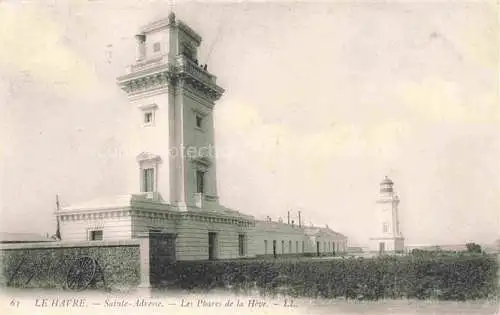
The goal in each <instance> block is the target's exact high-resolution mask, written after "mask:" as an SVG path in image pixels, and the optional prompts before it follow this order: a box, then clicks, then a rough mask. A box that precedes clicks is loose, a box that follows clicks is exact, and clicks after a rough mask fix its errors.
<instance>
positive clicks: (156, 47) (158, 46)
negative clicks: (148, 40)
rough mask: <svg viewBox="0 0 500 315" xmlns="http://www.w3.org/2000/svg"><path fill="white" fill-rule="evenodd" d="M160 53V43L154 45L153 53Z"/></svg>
mask: <svg viewBox="0 0 500 315" xmlns="http://www.w3.org/2000/svg"><path fill="white" fill-rule="evenodd" d="M159 51H160V43H154V44H153V52H159Z"/></svg>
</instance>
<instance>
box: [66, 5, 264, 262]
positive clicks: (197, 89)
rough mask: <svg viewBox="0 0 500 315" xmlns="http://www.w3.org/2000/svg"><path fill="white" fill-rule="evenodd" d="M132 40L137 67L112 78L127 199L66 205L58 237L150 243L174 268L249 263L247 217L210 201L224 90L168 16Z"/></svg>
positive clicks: (250, 225) (186, 30)
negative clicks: (123, 131) (124, 130)
mask: <svg viewBox="0 0 500 315" xmlns="http://www.w3.org/2000/svg"><path fill="white" fill-rule="evenodd" d="M135 38H136V40H137V52H136V53H137V56H136V61H135V63H134V64H133V65H131V66H130V67H129V69H128V72H127V73H126V74H125V75H123V76H121V77H119V78H118V85H119V86H120V88H121V89H122V90H124V91H125V92H126V93H127V96H128V100H129V104H126V105H128V106H129V110H130V113H131V114H132V115H130V118H131V122H130V123H129V126H130V127H129V130H130V134H129V141H128V142H127V144H128V145H129V149H130V150H131V152H132V153H133V154H132V156H131V158H130V159H131V160H130V164H129V166H128V167H127V171H128V172H129V174H128V175H129V176H128V177H129V178H130V180H129V182H130V185H129V187H128V193H126V194H123V195H118V196H105V197H103V198H98V199H96V200H91V201H88V202H84V203H81V204H76V205H75V204H74V205H71V206H68V207H64V208H63V209H62V210H61V212H59V213H58V214H57V216H58V217H59V218H60V220H61V234H62V238H63V239H64V240H73V241H84V240H88V241H99V240H121V239H131V238H138V237H144V235H147V236H148V237H150V239H151V240H152V242H156V241H155V240H158V242H160V243H158V244H166V245H165V246H163V245H162V246H156V245H155V246H154V248H155V249H158V250H160V249H161V250H165V251H166V252H165V253H163V254H162V255H160V256H161V257H169V259H172V260H196V259H218V258H237V257H249V256H254V255H255V253H254V250H253V249H252V244H253V243H252V232H253V229H254V226H255V223H254V218H253V217H252V216H250V215H246V214H243V213H241V212H239V211H236V210H233V209H230V208H227V207H224V206H223V205H222V204H220V202H219V198H218V194H217V179H216V169H215V150H214V119H213V108H214V105H215V102H216V101H217V100H218V99H219V98H220V97H221V96H222V93H223V92H224V90H223V89H222V88H221V87H220V86H218V85H217V83H216V78H215V76H213V75H212V74H210V73H209V72H208V68H207V65H200V64H199V62H198V47H199V46H200V43H201V37H200V36H199V35H198V34H197V33H196V32H194V31H193V30H192V29H191V28H190V27H189V26H187V25H186V24H184V23H183V22H181V21H179V20H176V18H175V15H174V14H173V13H172V14H170V15H169V16H168V18H165V19H161V20H157V21H154V22H152V23H150V24H148V25H146V26H144V27H143V28H142V29H141V31H140V33H139V34H138V35H136V36H135ZM154 244H156V243H154ZM160 256H158V257H160Z"/></svg>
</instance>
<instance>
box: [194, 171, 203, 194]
mask: <svg viewBox="0 0 500 315" xmlns="http://www.w3.org/2000/svg"><path fill="white" fill-rule="evenodd" d="M196 192H197V193H200V194H203V193H204V192H205V172H203V171H196Z"/></svg>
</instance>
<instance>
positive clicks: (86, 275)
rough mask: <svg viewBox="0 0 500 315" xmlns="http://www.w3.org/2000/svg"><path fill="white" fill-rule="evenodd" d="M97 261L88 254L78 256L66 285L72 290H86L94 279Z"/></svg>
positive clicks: (70, 269)
mask: <svg viewBox="0 0 500 315" xmlns="http://www.w3.org/2000/svg"><path fill="white" fill-rule="evenodd" d="M95 272H96V261H95V260H94V259H93V258H90V257H88V256H84V257H80V258H78V259H77V260H76V261H75V262H74V263H73V265H71V267H70V268H69V271H68V275H67V277H66V285H67V286H68V288H69V289H71V290H77V291H81V290H85V289H86V288H87V287H88V285H89V284H90V283H91V282H92V280H94V277H95Z"/></svg>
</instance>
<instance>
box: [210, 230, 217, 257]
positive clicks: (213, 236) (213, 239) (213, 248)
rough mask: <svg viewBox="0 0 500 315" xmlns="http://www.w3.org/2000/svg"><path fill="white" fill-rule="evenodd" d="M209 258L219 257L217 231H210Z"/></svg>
mask: <svg viewBox="0 0 500 315" xmlns="http://www.w3.org/2000/svg"><path fill="white" fill-rule="evenodd" d="M208 259H209V260H214V259H217V233H215V232H208Z"/></svg>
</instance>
